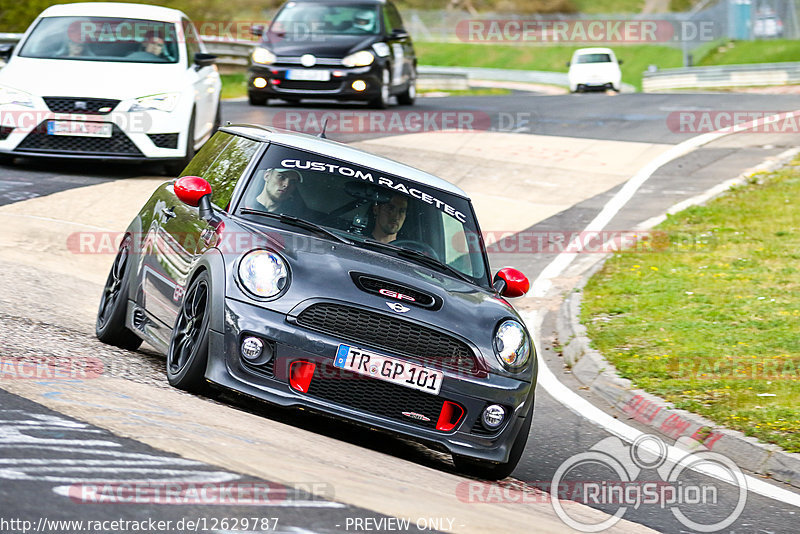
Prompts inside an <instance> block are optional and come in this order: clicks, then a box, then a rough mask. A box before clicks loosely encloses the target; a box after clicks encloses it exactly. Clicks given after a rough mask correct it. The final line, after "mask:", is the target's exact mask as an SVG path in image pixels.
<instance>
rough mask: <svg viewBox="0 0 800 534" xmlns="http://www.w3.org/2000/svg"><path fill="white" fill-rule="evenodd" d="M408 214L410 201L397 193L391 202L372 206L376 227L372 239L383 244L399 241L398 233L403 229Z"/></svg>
mask: <svg viewBox="0 0 800 534" xmlns="http://www.w3.org/2000/svg"><path fill="white" fill-rule="evenodd" d="M407 212H408V199H407V198H406V197H404V196H403V195H400V194H397V193H395V194H394V195H392V198H391V200H389V202H384V203H378V204H375V205H374V206H372V215H373V216H374V219H375V227H374V228H373V229H372V237H373V238H374V239H375V240H376V241H380V242H381V243H391V242H392V241H394V240H395V239H397V232H399V231H400V229H401V228H403V223H405V222H406V213H407Z"/></svg>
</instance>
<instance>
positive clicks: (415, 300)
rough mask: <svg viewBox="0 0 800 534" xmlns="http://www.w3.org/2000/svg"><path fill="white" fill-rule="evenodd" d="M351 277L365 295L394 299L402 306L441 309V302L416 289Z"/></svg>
mask: <svg viewBox="0 0 800 534" xmlns="http://www.w3.org/2000/svg"><path fill="white" fill-rule="evenodd" d="M351 276H352V277H353V282H355V284H356V285H357V286H358V287H359V288H360V289H361V290H362V291H366V292H367V293H373V294H375V295H379V296H381V297H385V298H395V299H397V300H399V301H401V302H403V303H404V304H411V305H414V306H421V307H423V308H435V309H439V308H440V307H441V302H439V301H438V300H437V299H436V298H435V297H433V296H432V295H429V294H428V293H423V292H422V291H420V290H418V289H414V288H412V287H409V286H404V285H400V284H397V283H395V282H391V281H389V280H384V279H381V278H375V277H374V276H369V275H365V274H359V273H351ZM382 289H383V290H386V291H388V292H389V293H388V294H387V293H381V290H382ZM392 293H394V294H400V295H404V296H406V297H410V298H397V297H396V296H395V297H393V296H392Z"/></svg>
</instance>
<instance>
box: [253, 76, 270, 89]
mask: <svg viewBox="0 0 800 534" xmlns="http://www.w3.org/2000/svg"><path fill="white" fill-rule="evenodd" d="M253 86H254V87H258V88H259V89H263V88H265V87H266V86H267V80H265V79H264V78H261V77H259V78H256V79H255V80H253Z"/></svg>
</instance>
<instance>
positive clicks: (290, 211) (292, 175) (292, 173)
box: [256, 168, 304, 217]
mask: <svg viewBox="0 0 800 534" xmlns="http://www.w3.org/2000/svg"><path fill="white" fill-rule="evenodd" d="M302 181H303V175H302V174H300V172H299V171H296V170H295V169H281V168H275V169H266V170H265V171H264V189H262V190H261V193H259V195H258V196H257V197H256V202H258V203H259V204H261V205H262V206H263V207H264V208H266V209H267V211H271V212H273V213H285V214H286V215H293V216H295V217H301V216H302V213H300V212H301V211H302V210H303V207H304V206H303V203H302V200H301V199H300V198H299V195H298V194H297V184H298V183H302Z"/></svg>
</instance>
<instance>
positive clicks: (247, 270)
mask: <svg viewBox="0 0 800 534" xmlns="http://www.w3.org/2000/svg"><path fill="white" fill-rule="evenodd" d="M239 280H240V281H241V282H242V285H243V286H244V287H245V289H247V291H249V292H250V293H252V294H253V295H254V296H256V297H260V298H269V297H274V296H275V295H277V294H278V293H280V292H281V291H283V289H284V288H285V287H286V284H287V283H288V282H289V270H288V269H287V268H286V263H285V262H284V261H283V258H281V257H280V256H278V255H277V254H275V253H274V252H270V251H268V250H253V251H251V252H248V253H247V254H245V255H244V257H243V258H242V261H240V262H239Z"/></svg>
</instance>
